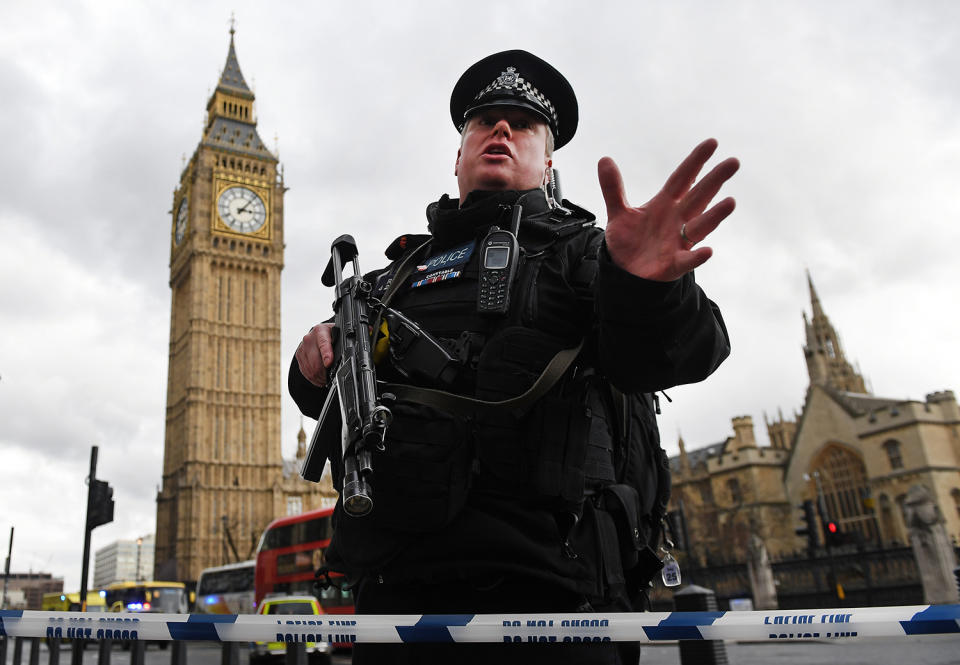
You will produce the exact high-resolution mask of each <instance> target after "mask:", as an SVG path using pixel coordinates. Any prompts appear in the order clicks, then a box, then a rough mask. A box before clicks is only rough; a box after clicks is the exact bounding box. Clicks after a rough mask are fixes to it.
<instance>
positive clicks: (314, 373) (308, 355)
mask: <svg viewBox="0 0 960 665" xmlns="http://www.w3.org/2000/svg"><path fill="white" fill-rule="evenodd" d="M322 328H323V326H314V327H313V328H311V329H310V330H309V331H308V332H307V334H306V335H304V336H303V340H302V341H301V342H300V346H298V347H297V352H296V354H295V357H296V359H297V366H298V367H299V368H300V373H301V374H302V375H303V377H304V378H305V379H307V381H309V382H310V383H312V384H314V385H315V386H324V385H326V380H327V371H326V368H325V363H324V358H323V350H322V346H321V343H320V340H321V339H322V337H323V330H322Z"/></svg>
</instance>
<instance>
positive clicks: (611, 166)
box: [597, 157, 629, 219]
mask: <svg viewBox="0 0 960 665" xmlns="http://www.w3.org/2000/svg"><path fill="white" fill-rule="evenodd" d="M597 178H598V179H599V180H600V191H601V192H603V200H604V202H605V203H606V204H607V219H612V218H613V217H615V216H616V214H617V213H619V212H620V211H622V210H624V209H625V208H628V207H629V205H628V204H627V195H626V191H625V190H624V188H623V176H621V175H620V169H619V168H618V167H617V163H616V162H614V161H613V160H612V159H611V158H610V157H604V158H602V159H601V160H600V161H599V162H598V163H597Z"/></svg>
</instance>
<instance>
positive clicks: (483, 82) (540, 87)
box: [450, 50, 579, 148]
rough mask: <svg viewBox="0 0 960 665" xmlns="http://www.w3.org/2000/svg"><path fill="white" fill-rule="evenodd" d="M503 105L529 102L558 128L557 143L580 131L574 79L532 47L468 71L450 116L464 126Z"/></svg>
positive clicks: (452, 101)
mask: <svg viewBox="0 0 960 665" xmlns="http://www.w3.org/2000/svg"><path fill="white" fill-rule="evenodd" d="M503 106H517V107H520V108H524V109H527V110H528V111H533V112H534V113H536V114H537V115H539V116H540V117H541V118H543V120H544V121H545V122H546V123H547V124H548V125H549V126H550V130H551V131H552V132H553V140H554V148H560V147H562V146H563V145H565V144H566V143H568V142H569V141H570V139H572V138H573V135H574V134H575V133H576V131H577V122H578V120H579V115H578V112H577V96H576V95H575V94H574V92H573V88H572V87H571V86H570V83H569V82H567V79H565V78H564V77H563V74H561V73H560V72H558V71H557V70H556V69H554V68H553V67H552V66H551V65H550V64H549V63H548V62H546V61H544V60H541V59H540V58H538V57H537V56H535V55H533V54H532V53H528V52H527V51H521V50H513V51H502V52H500V53H494V54H493V55H490V56H487V57H486V58H484V59H483V60H481V61H479V62H477V63H475V64H474V65H472V66H471V67H470V68H469V69H467V71H465V72H464V73H463V75H462V76H461V77H460V80H459V81H457V84H456V85H455V86H454V87H453V94H451V95H450V117H451V119H452V120H453V124H454V126H455V127H456V128H457V131H463V126H464V125H465V124H466V121H467V120H468V119H469V118H470V116H472V115H473V114H474V113H477V112H479V111H482V110H484V109H488V108H497V107H503Z"/></svg>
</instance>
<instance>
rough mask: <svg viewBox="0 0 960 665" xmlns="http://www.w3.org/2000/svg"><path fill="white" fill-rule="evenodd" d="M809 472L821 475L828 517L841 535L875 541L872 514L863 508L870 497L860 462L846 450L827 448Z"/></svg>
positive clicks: (834, 445) (830, 445) (865, 475)
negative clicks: (844, 533) (847, 534)
mask: <svg viewBox="0 0 960 665" xmlns="http://www.w3.org/2000/svg"><path fill="white" fill-rule="evenodd" d="M811 471H816V472H817V473H819V474H820V481H821V486H822V488H823V496H824V499H825V502H826V505H827V513H828V514H829V516H830V518H831V519H832V520H833V521H835V522H837V524H839V526H840V530H841V531H845V532H857V533H859V534H860V536H861V537H862V538H863V539H864V540H867V541H869V540H873V539H875V538H876V526H875V524H874V520H873V513H872V512H871V511H868V510H867V508H866V507H865V506H864V501H863V499H864V497H867V496H869V491H868V485H867V469H866V467H865V466H864V464H863V460H862V459H861V458H860V456H859V455H857V454H856V453H855V452H853V451H852V450H851V449H849V448H847V447H846V446H842V445H839V444H835V443H833V444H828V445H827V446H826V447H825V448H824V449H823V451H822V452H821V453H820V455H818V456H817V458H816V460H815V461H814V464H813V468H812V469H811Z"/></svg>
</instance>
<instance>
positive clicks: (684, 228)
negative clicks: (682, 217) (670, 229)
mask: <svg viewBox="0 0 960 665" xmlns="http://www.w3.org/2000/svg"><path fill="white" fill-rule="evenodd" d="M680 239H681V240H683V242H685V243H687V244H688V245H690V247H693V246H694V245H696V244H697V243H695V242H694V241H692V240H690V238H688V237H687V223H686V222H684V223H683V224H682V225H681V226H680Z"/></svg>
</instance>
